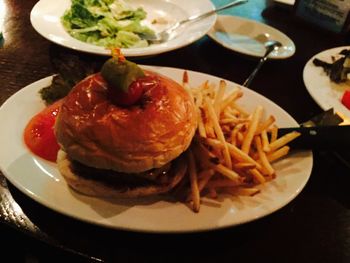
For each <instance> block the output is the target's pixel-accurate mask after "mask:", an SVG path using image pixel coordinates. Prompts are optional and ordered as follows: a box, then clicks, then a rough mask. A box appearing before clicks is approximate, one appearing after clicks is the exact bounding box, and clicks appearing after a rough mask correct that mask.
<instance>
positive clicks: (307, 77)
mask: <svg viewBox="0 0 350 263" xmlns="http://www.w3.org/2000/svg"><path fill="white" fill-rule="evenodd" d="M343 49H350V46H343V47H336V48H332V49H328V50H325V51H322V52H320V53H319V54H317V55H315V56H313V57H312V58H311V59H310V60H309V61H308V62H307V63H306V65H305V67H304V72H303V78H304V84H305V86H306V89H307V90H308V92H309V93H310V95H311V97H312V98H313V99H314V100H315V101H316V103H317V104H318V105H319V106H320V107H321V108H322V109H324V110H328V109H330V108H334V109H335V111H338V112H340V113H342V114H344V115H345V116H347V118H350V110H348V109H347V108H346V107H345V106H344V105H343V104H342V103H341V98H342V96H343V93H344V91H345V90H350V85H349V84H346V83H341V84H337V83H334V82H331V80H330V78H329V77H328V76H327V75H326V73H325V72H324V70H323V68H322V67H316V66H315V65H314V64H313V62H312V61H313V60H314V59H315V58H318V59H321V60H324V61H327V62H332V56H336V55H338V54H339V52H340V51H342V50H343Z"/></svg>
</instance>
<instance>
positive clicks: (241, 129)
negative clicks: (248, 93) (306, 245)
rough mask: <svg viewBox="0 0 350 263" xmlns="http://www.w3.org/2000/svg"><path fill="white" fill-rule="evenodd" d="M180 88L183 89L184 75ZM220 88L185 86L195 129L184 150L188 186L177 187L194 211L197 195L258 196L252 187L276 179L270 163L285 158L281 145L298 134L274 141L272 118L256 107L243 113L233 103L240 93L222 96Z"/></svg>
mask: <svg viewBox="0 0 350 263" xmlns="http://www.w3.org/2000/svg"><path fill="white" fill-rule="evenodd" d="M184 85H185V86H189V83H188V77H187V75H185V77H184ZM226 89H227V86H226V82H225V81H221V82H220V83H219V86H218V87H217V86H216V85H214V84H213V83H208V82H204V83H203V84H202V85H200V86H199V87H193V88H188V90H189V91H191V93H192V96H193V98H194V101H195V104H196V106H197V112H198V114H197V117H198V129H197V132H196V134H195V137H194V139H193V142H192V145H191V147H190V149H189V150H188V151H187V160H188V174H189V179H188V181H189V182H188V184H189V186H188V187H184V188H183V189H184V191H185V195H186V196H187V199H186V200H187V201H192V205H193V210H194V211H196V212H197V211H199V209H200V200H201V197H203V196H209V197H211V198H216V197H217V196H218V194H220V193H226V194H230V195H250V196H251V195H254V194H256V193H258V192H259V191H260V190H259V188H257V187H256V186H257V185H259V184H263V183H265V182H267V181H269V180H272V179H273V178H274V177H275V176H276V172H275V169H274V168H273V166H272V165H271V164H272V163H273V162H274V161H276V160H278V159H280V158H282V157H283V156H285V155H286V154H288V152H289V147H288V146H287V144H288V143H289V142H290V141H292V140H294V139H295V138H297V137H298V136H300V133H298V132H291V133H288V134H286V135H284V136H281V137H279V138H278V128H277V126H276V125H275V118H274V116H272V115H270V116H268V117H267V118H264V108H263V107H261V106H259V105H257V107H256V108H255V109H254V111H253V112H247V111H246V110H244V108H243V107H242V106H241V105H240V104H239V99H240V98H241V97H242V96H243V92H242V90H241V89H240V88H239V87H237V88H236V89H233V90H232V91H231V92H229V93H228V94H227V92H226ZM187 178H188V177H187ZM185 179H186V177H185ZM183 182H184V181H183ZM188 189H190V190H188Z"/></svg>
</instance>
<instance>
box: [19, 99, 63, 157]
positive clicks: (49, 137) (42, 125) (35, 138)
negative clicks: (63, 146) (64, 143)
mask: <svg viewBox="0 0 350 263" xmlns="http://www.w3.org/2000/svg"><path fill="white" fill-rule="evenodd" d="M61 104H62V100H59V101H57V102H55V103H53V104H52V105H50V106H48V107H47V108H45V109H44V110H43V111H41V112H40V113H38V114H37V115H35V116H34V117H33V118H32V119H31V120H30V121H29V123H28V124H27V126H26V128H25V130H24V136H23V137H24V142H25V144H26V145H27V146H28V148H29V149H30V150H31V151H32V152H33V153H34V154H36V155H38V156H40V157H41V158H44V159H45V160H48V161H51V162H56V158H57V152H58V150H59V149H60V147H59V145H58V143H57V140H56V136H55V134H54V125H55V121H56V117H57V114H58V111H59V108H60V106H61Z"/></svg>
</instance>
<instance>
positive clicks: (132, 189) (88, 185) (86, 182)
mask: <svg viewBox="0 0 350 263" xmlns="http://www.w3.org/2000/svg"><path fill="white" fill-rule="evenodd" d="M72 165H73V163H72V161H71V160H70V159H69V158H68V157H67V154H66V153H65V152H64V151H63V150H60V151H59V152H58V157H57V166H58V169H59V171H60V173H61V174H62V176H63V177H64V178H65V180H66V182H67V183H68V185H69V186H70V187H71V188H73V189H74V190H76V191H77V192H79V193H82V194H85V195H89V196H97V197H103V198H136V197H143V196H149V195H155V194H162V193H166V192H169V191H170V190H171V189H172V188H174V187H175V186H176V185H177V184H178V183H179V182H180V180H181V179H182V178H183V176H184V175H185V172H186V162H185V161H183V160H181V157H180V158H178V159H177V160H175V161H174V163H173V165H172V166H173V167H172V169H171V171H169V173H168V174H167V175H165V178H163V180H162V182H161V183H160V182H158V183H155V182H154V183H152V182H149V183H148V184H141V185H132V186H130V185H129V186H126V185H125V184H109V183H106V182H103V181H101V180H94V179H90V178H86V177H84V176H81V175H80V174H77V173H75V172H74V169H72Z"/></svg>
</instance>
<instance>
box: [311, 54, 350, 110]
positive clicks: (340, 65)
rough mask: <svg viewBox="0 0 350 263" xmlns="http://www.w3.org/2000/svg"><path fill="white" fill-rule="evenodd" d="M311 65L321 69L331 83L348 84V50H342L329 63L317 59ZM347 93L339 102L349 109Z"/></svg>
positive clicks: (349, 55) (349, 78)
mask: <svg viewBox="0 0 350 263" xmlns="http://www.w3.org/2000/svg"><path fill="white" fill-rule="evenodd" d="M313 63H314V65H315V66H319V67H322V68H323V70H324V71H325V72H326V74H327V75H328V76H329V78H330V80H331V81H332V82H334V83H337V84H339V83H350V49H343V50H342V51H341V52H340V53H339V54H337V56H334V57H332V62H331V63H329V62H326V61H323V60H320V59H318V58H315V59H314V60H313ZM349 87H350V84H349ZM348 93H349V90H346V91H345V92H344V93H343V96H342V97H341V98H340V101H341V103H342V104H343V105H344V106H345V107H347V108H348V109H350V102H349V99H348V97H349V95H348Z"/></svg>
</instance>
